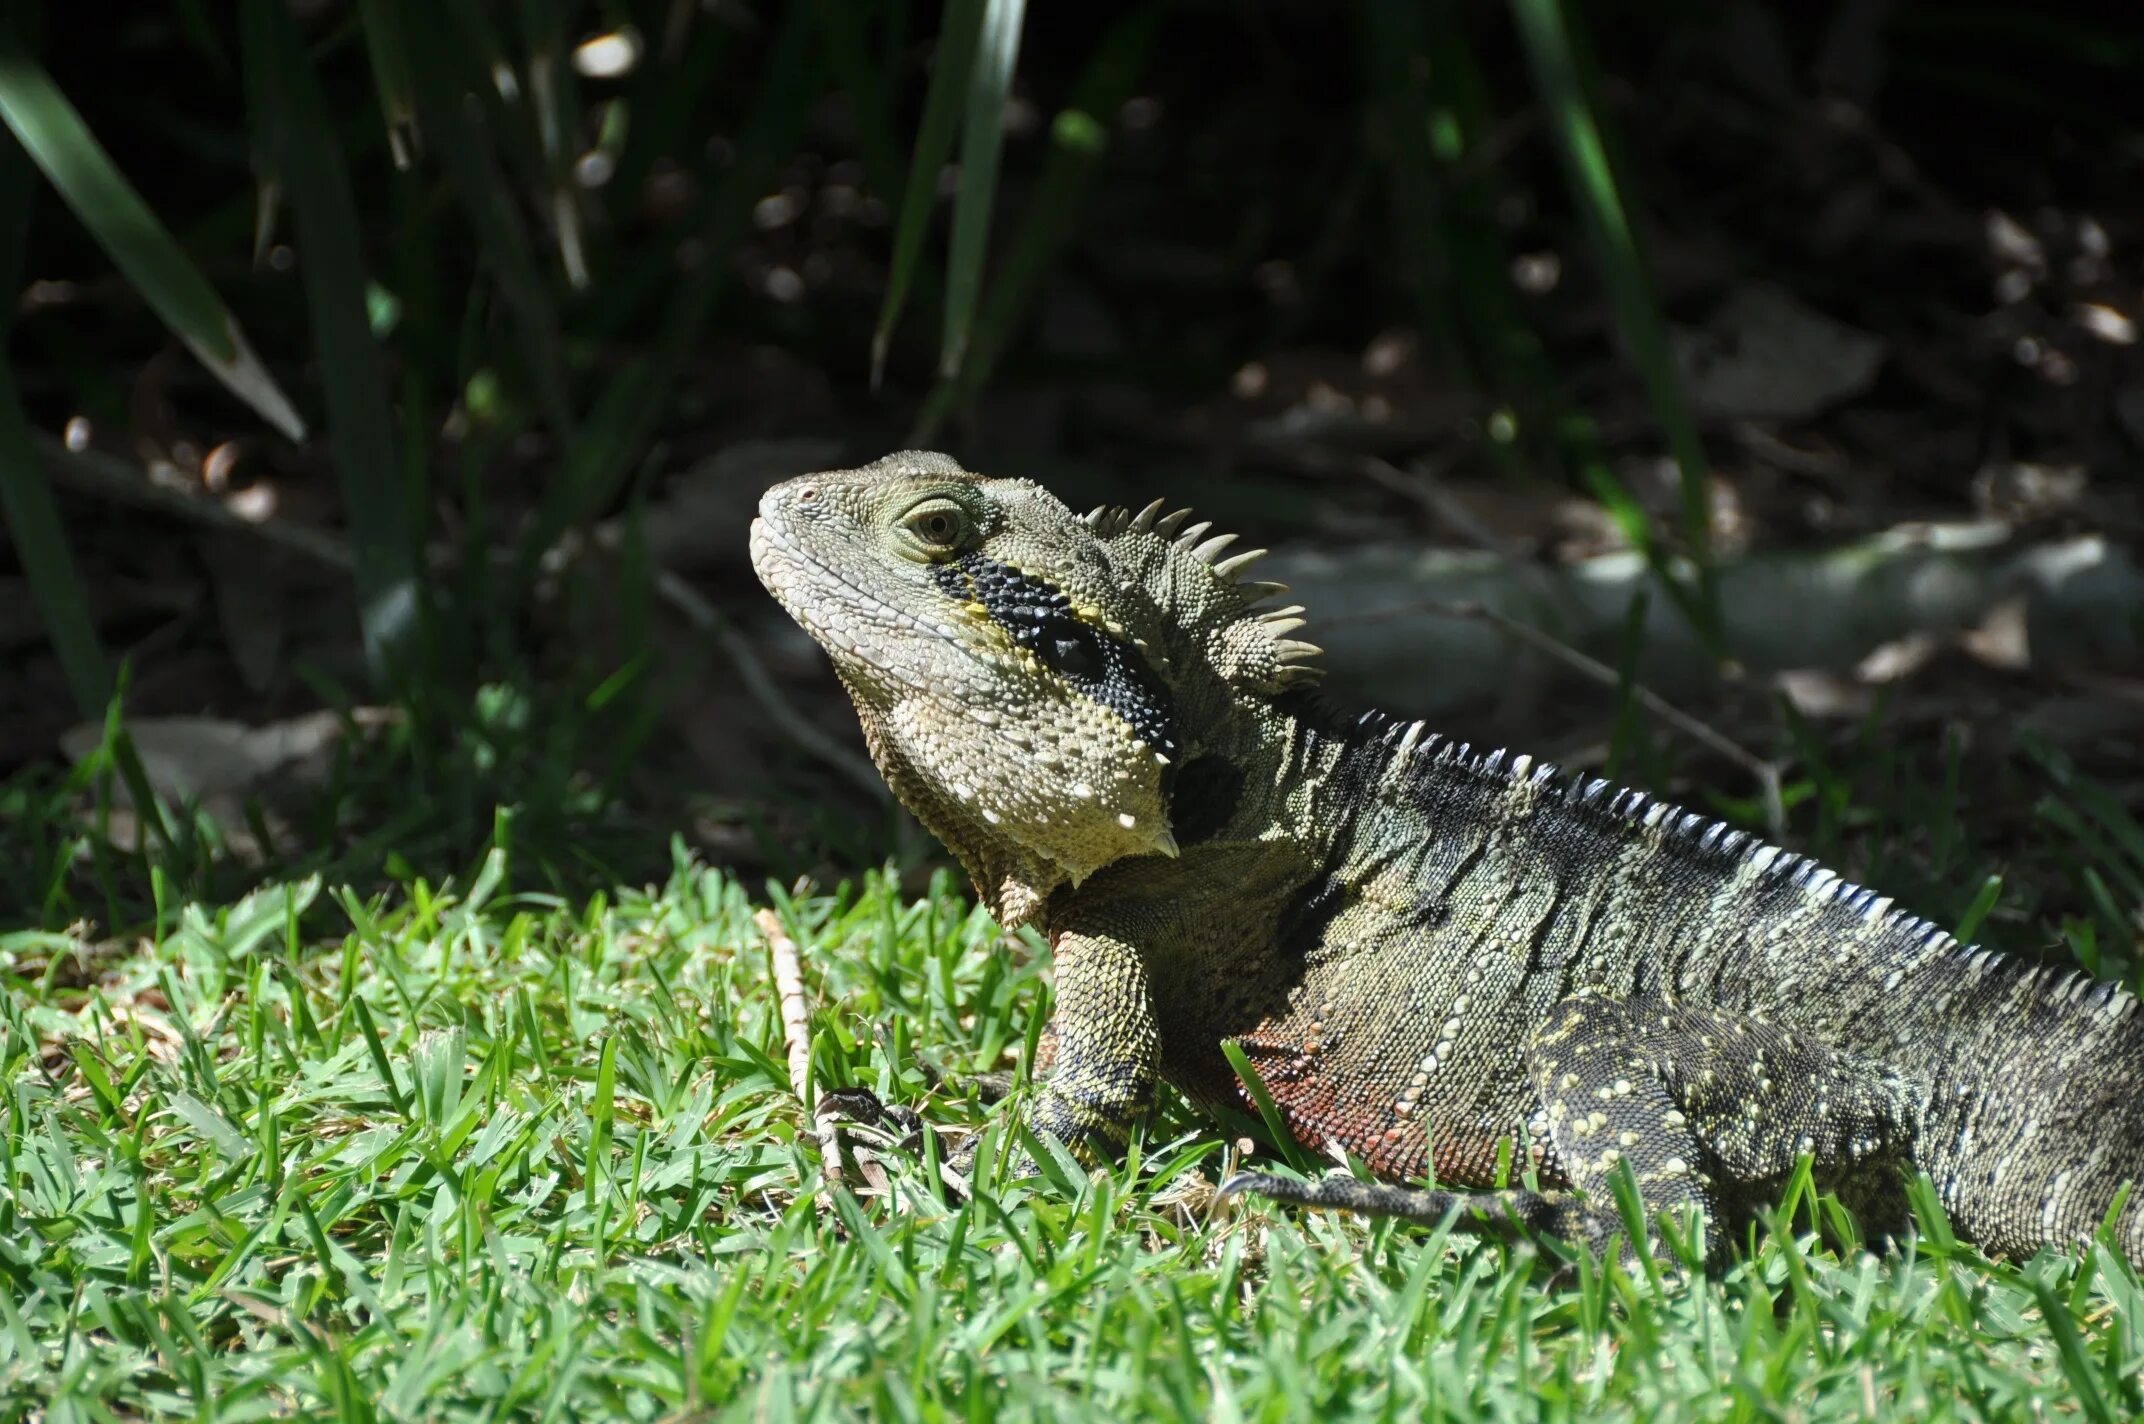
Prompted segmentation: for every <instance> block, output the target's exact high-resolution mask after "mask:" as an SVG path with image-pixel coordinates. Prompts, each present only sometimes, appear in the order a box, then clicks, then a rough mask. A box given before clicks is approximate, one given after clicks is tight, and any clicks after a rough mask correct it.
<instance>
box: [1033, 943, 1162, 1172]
mask: <svg viewBox="0 0 2144 1424" xmlns="http://www.w3.org/2000/svg"><path fill="white" fill-rule="evenodd" d="M1053 954H1054V957H1055V960H1056V967H1057V1010H1056V1013H1055V1014H1054V1015H1053V1016H1052V1018H1051V1020H1050V1032H1051V1036H1052V1037H1053V1038H1054V1039H1055V1041H1056V1054H1055V1059H1054V1062H1052V1063H1051V1064H1050V1067H1049V1070H1048V1073H1047V1076H1046V1077H1045V1078H1044V1080H1043V1084H1042V1090H1041V1093H1040V1095H1039V1096H1038V1097H1037V1098H1036V1100H1035V1103H1034V1106H1033V1108H1032V1110H1031V1111H1030V1113H1029V1117H1028V1122H1029V1125H1030V1126H1032V1127H1033V1128H1034V1129H1035V1130H1036V1131H1037V1132H1046V1133H1048V1134H1050V1136H1052V1137H1055V1138H1056V1139H1057V1140H1058V1141H1060V1142H1062V1143H1064V1144H1065V1145H1066V1146H1067V1147H1069V1148H1070V1149H1071V1150H1072V1153H1073V1155H1074V1156H1075V1157H1077V1158H1079V1160H1080V1161H1082V1162H1084V1163H1086V1164H1088V1165H1089V1166H1097V1165H1100V1164H1102V1163H1104V1162H1109V1161H1115V1160H1116V1159H1117V1158H1120V1157H1122V1156H1123V1155H1124V1149H1125V1148H1126V1147H1127V1146H1129V1145H1130V1143H1131V1132H1132V1124H1133V1123H1134V1122H1135V1121H1137V1120H1138V1118H1139V1117H1140V1116H1141V1115H1142V1114H1144V1113H1145V1112H1147V1110H1148V1109H1150V1108H1151V1107H1153V1105H1154V1088H1155V1084H1156V1082H1157V1081H1158V1079H1159V1075H1160V1071H1161V1031H1160V1029H1159V1027H1158V1026H1157V1025H1156V1023H1155V1021H1154V1010H1153V1004H1152V998H1151V994H1150V991H1149V985H1148V975H1147V965H1146V960H1145V958H1144V957H1143V956H1142V955H1141V954H1140V953H1139V951H1138V949H1137V948H1136V947H1135V946H1133V945H1131V944H1129V943H1127V942H1125V941H1124V940H1122V939H1119V938H1116V937H1114V936H1111V935H1107V934H1083V933H1079V932H1076V931H1068V932H1066V933H1064V934H1061V935H1059V936H1058V937H1057V939H1056V941H1055V944H1054V945H1053Z"/></svg>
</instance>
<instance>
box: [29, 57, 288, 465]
mask: <svg viewBox="0 0 2144 1424" xmlns="http://www.w3.org/2000/svg"><path fill="white" fill-rule="evenodd" d="M0 123H5V124H6V125H7V127H8V128H9V129H10V130H11V131H13V133H14V135H15V138H16V139H17V141H19V142H20V143H21V144H22V146H23V148H24V149H25V150H26V151H27V152H28V153H29V155H30V159H31V161H32V162H33V163H35V164H36V165H37V167H38V170H39V171H40V172H42V173H43V174H44V175H45V178H46V181H48V182H50V183H51V184H52V186H53V188H54V189H56V190H57V191H58V192H59V195H60V197H61V198H62V199H63V200H65V202H66V204H67V206H68V207H69V208H71V209H73V210H74V214H75V216H76V217H77V218H79V219H81V221H82V225H83V226H84V227H86V228H88V229H89V232H90V235H91V236H92V237H94V238H96V240H97V245H98V246H100V247H102V248H103V249H104V251H105V253H106V254H107V255H108V256H109V257H110V258H111V259H112V261H113V262H115V263H116V264H118V267H119V270H120V271H121V272H123V273H124V274H125V275H126V278H127V281H128V282H130V283H132V284H133V286H134V289H135V290H136V291H138V292H139V293H141V296H142V299H143V300H144V301H146V302H147V303H148V304H149V306H150V308H151V309H152V310H154V311H155V312H156V314H157V316H158V317H159V318H160V319H161V320H162V321H163V323H164V325H165V326H167V327H169V328H170V329H171V332H172V334H173V335H175V336H177V337H178V338H179V340H181V341H183V342H185V343H186V346H187V349H189V350H191V351H192V352H193V353H194V355H195V356H197V357H198V358H200V361H201V364H202V365H204V366H206V367H208V369H209V370H210V371H211V372H212V373H213V374H214V375H215V377H216V379H217V380H219V381H221V382H223V383H224V385H226V386H228V387H229V388H230V389H231V392H232V393H233V394H234V395H236V396H237V397H238V398H239V399H240V400H242V401H244V402H245V403H246V404H247V405H250V406H252V407H253V409H254V410H255V411H256V412H258V413H259V415H260V416H261V418H262V419H264V420H266V421H267V422H268V423H269V424H271V425H273V426H274V427H275V428H276V429H278V430H280V431H282V432H283V433H284V434H285V435H287V436H289V437H290V438H291V439H292V440H303V439H304V438H305V422H304V421H302V420H300V419H299V418H298V412H297V411H296V410H295V409H293V408H292V407H291V404H290V400H289V398H288V397H286V396H285V395H284V394H283V392H282V389H281V388H280V387H279V386H277V385H276V383H275V377H273V376H271V375H269V374H268V368H267V367H265V366H263V365H262V364H261V362H260V358H259V357H257V356H255V355H254V354H253V349H252V348H251V347H250V346H248V345H247V344H246V338H245V333H244V332H242V331H240V330H239V327H238V322H237V320H236V319H235V318H234V317H232V315H231V313H230V311H229V309H227V308H226V307H225V306H224V304H223V299H222V298H221V297H218V296H217V295H216V289H215V288H214V287H211V286H210V285H209V282H208V279H207V278H206V277H204V276H202V275H201V270H200V269H199V268H198V267H196V266H194V264H193V263H192V261H190V260H189V259H188V258H187V256H186V254H185V253H184V252H182V251H180V250H179V245H178V243H177V241H176V240H174V239H173V238H172V236H171V234H170V232H169V231H167V230H166V229H165V227H164V225H163V224H162V223H160V222H158V221H157V219H156V215H155V214H154V213H152V212H150V211H149V205H148V204H147V203H145V202H143V201H142V197H141V194H140V193H138V192H136V191H135V189H134V185H133V184H131V183H129V182H127V180H126V179H125V177H123V176H122V175H121V174H120V172H119V170H118V169H117V168H116V167H114V166H113V164H112V160H111V156H110V155H109V154H107V153H106V152H105V151H104V147H103V145H101V144H99V143H98V142H97V139H96V136H95V135H94V134H92V133H90V131H89V126H88V125H87V124H85V123H83V122H82V116H81V114H80V113H78V112H77V111H76V109H75V107H74V105H73V104H71V103H69V102H68V101H67V96H66V95H64V94H62V93H60V91H59V88H58V86H56V85H55V84H53V82H52V79H51V76H49V75H48V74H46V73H45V70H44V67H43V66H42V65H40V64H38V62H37V61H36V60H35V59H33V58H32V57H31V56H30V54H29V52H28V51H27V50H25V49H24V48H23V46H22V44H21V43H20V41H19V40H18V39H17V38H16V36H15V34H14V31H13V29H12V28H11V27H9V26H6V25H0Z"/></svg>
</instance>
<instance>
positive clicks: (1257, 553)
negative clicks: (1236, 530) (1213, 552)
mask: <svg viewBox="0 0 2144 1424" xmlns="http://www.w3.org/2000/svg"><path fill="white" fill-rule="evenodd" d="M1265 556H1266V551H1265V550H1263V549H1245V550H1244V551H1243V552H1242V553H1240V554H1230V555H1229V556H1228V557H1227V558H1225V559H1223V560H1221V561H1220V562H1219V563H1217V564H1215V565H1214V566H1213V576H1214V577H1215V578H1225V579H1227V580H1229V581H1230V582H1231V583H1233V582H1234V581H1235V578H1236V575H1237V574H1240V573H1242V572H1243V571H1244V570H1245V569H1247V568H1249V567H1250V566H1251V565H1253V564H1255V563H1257V562H1258V561H1259V560H1260V559H1262V558H1264V557H1265Z"/></svg>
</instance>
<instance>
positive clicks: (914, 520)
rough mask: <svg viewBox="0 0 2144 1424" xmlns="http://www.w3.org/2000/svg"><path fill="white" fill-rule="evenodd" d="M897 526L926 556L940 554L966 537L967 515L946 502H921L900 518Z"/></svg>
mask: <svg viewBox="0 0 2144 1424" xmlns="http://www.w3.org/2000/svg"><path fill="white" fill-rule="evenodd" d="M901 525H902V527H903V528H905V529H907V530H908V532H909V535H910V536H911V537H912V538H914V540H915V541H916V543H917V544H919V545H921V546H922V548H923V550H924V551H925V552H926V553H934V554H935V553H943V552H945V551H947V550H949V549H955V548H958V547H959V546H960V543H961V541H962V540H963V539H965V538H967V536H968V512H967V511H966V510H964V509H962V508H961V507H960V506H959V505H958V504H955V503H954V502H953V501H952V500H950V499H932V500H925V501H924V502H923V503H922V504H919V505H917V506H916V507H915V508H914V509H911V510H909V511H908V513H906V514H904V515H902V516H901Z"/></svg>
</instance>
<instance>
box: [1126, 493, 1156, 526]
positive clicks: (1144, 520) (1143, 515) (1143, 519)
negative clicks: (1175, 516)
mask: <svg viewBox="0 0 2144 1424" xmlns="http://www.w3.org/2000/svg"><path fill="white" fill-rule="evenodd" d="M1162 504H1163V501H1161V500H1158V499H1157V500H1155V501H1154V502H1153V503H1152V504H1150V505H1148V506H1147V507H1146V508H1145V509H1142V510H1140V511H1139V512H1138V513H1137V514H1135V515H1133V516H1132V521H1131V523H1129V524H1127V525H1125V526H1124V528H1125V531H1126V532H1127V533H1131V534H1151V533H1152V532H1153V530H1154V521H1155V519H1156V518H1158V517H1159V516H1160V514H1161V506H1162Z"/></svg>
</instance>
